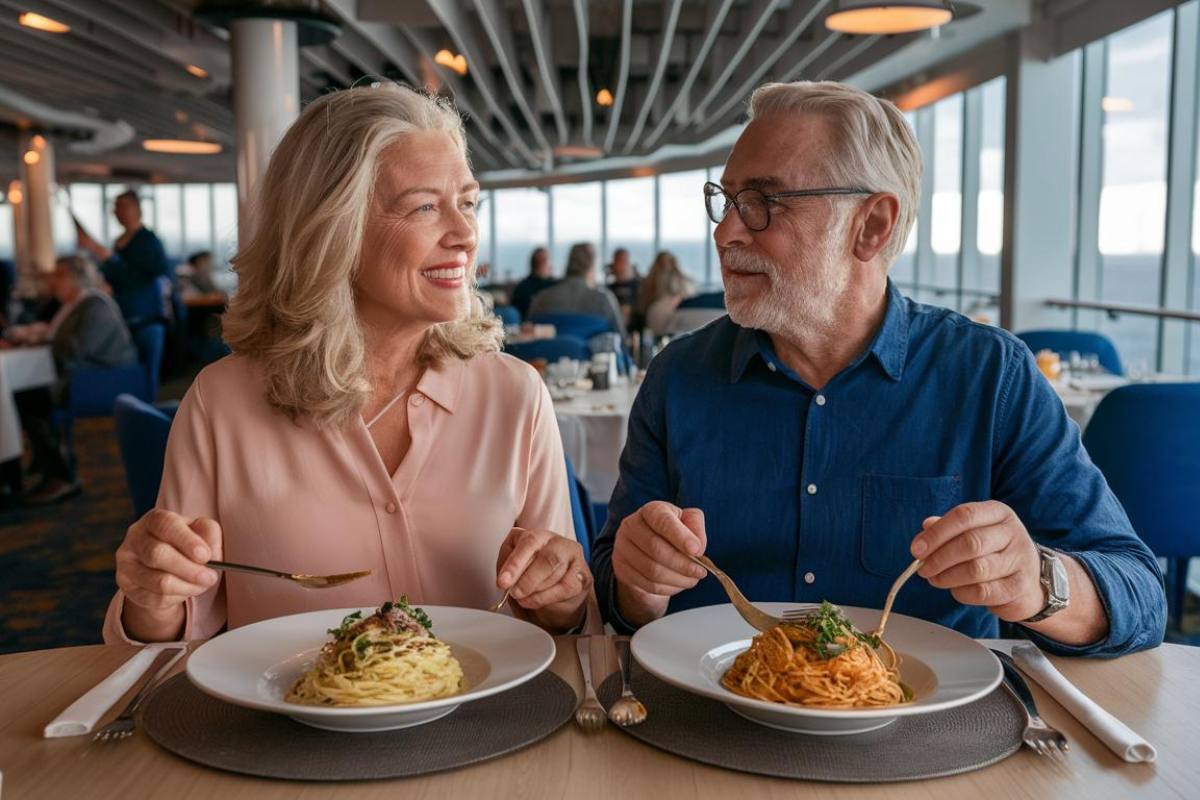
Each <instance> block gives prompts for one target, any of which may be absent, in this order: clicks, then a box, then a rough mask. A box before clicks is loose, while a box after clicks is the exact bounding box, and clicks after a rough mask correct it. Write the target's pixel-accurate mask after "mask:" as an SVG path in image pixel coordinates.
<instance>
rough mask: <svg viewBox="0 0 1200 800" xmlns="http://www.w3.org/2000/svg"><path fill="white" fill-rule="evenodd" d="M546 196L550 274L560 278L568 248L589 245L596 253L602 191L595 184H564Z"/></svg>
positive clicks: (597, 250) (598, 184)
mask: <svg viewBox="0 0 1200 800" xmlns="http://www.w3.org/2000/svg"><path fill="white" fill-rule="evenodd" d="M550 193H551V194H552V195H553V198H554V204H553V205H554V246H553V247H552V248H551V252H550V260H551V262H552V263H553V264H554V274H555V275H562V274H563V269H565V268H566V266H567V253H569V252H570V250H571V245H573V244H576V243H578V242H591V243H592V245H593V246H595V248H596V252H597V253H599V252H600V239H601V238H602V236H601V233H602V231H601V227H600V222H601V217H602V214H601V198H602V195H603V192H602V190H601V188H600V183H599V182H598V181H597V182H593V183H565V184H562V185H560V186H555V187H553V188H552V189H551V190H550ZM597 279H599V275H597Z"/></svg>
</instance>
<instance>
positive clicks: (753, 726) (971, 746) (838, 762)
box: [598, 664, 1025, 783]
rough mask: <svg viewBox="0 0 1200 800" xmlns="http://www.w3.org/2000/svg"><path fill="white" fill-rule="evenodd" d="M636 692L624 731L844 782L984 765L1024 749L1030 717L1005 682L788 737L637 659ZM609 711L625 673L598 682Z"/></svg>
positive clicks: (697, 754) (683, 749)
mask: <svg viewBox="0 0 1200 800" xmlns="http://www.w3.org/2000/svg"><path fill="white" fill-rule="evenodd" d="M630 688H631V689H632V690H633V693H634V694H635V695H637V698H638V699H639V700H641V701H642V703H643V704H644V705H645V706H646V709H647V711H649V716H648V717H647V719H646V721H645V722H643V723H642V724H641V725H636V726H634V727H632V728H623V729H622V730H624V731H625V733H628V734H629V735H630V736H633V737H634V738H636V739H640V740H641V741H643V742H646V743H647V744H650V745H653V746H655V747H658V748H660V749H662V750H666V751H667V752H669V753H674V754H675V755H679V756H683V757H684V758H690V759H692V760H693V761H699V762H702V763H704V764H712V765H713V766H717V767H724V768H726V769H734V770H738V771H740V772H751V773H754V774H756V775H770V776H773V777H777V778H798V779H801V780H809V781H831V782H837V783H882V782H888V781H915V780H921V779H923V778H937V777H942V776H944V775H956V774H958V773H960V772H969V771H971V770H974V769H979V768H981V767H986V766H988V765H990V764H994V763H996V762H997V761H1000V760H1001V759H1003V758H1006V757H1008V756H1010V755H1012V754H1013V753H1015V752H1016V751H1017V750H1019V749H1020V747H1021V732H1022V730H1024V727H1025V717H1024V714H1023V713H1022V711H1021V707H1020V705H1018V704H1017V701H1016V700H1015V699H1013V697H1012V696H1011V695H1010V694H1009V693H1008V691H1007V690H1006V689H1005V688H1004V687H1003V686H1001V687H998V688H997V689H996V691H994V692H992V693H991V694H989V695H988V696H986V697H984V698H982V699H980V700H977V701H976V702H974V703H971V704H969V705H966V706H959V707H958V708H952V709H949V710H947V711H940V712H936V713H931V714H921V715H918V716H911V717H900V718H899V719H897V720H896V721H895V722H893V723H892V724H891V725H888V726H887V727H885V728H881V729H879V730H876V731H871V732H869V733H862V734H856V735H853V736H811V735H806V734H802V733H789V732H787V731H779V730H775V729H774V728H768V727H766V726H764V725H759V724H757V723H754V722H751V721H749V720H748V719H745V718H744V717H740V716H738V715H737V714H735V713H733V712H732V711H730V710H729V709H728V708H727V707H726V706H725V704H724V703H720V702H718V701H716V700H711V699H709V698H707V697H701V696H700V695H695V694H690V693H689V692H685V691H683V690H682V689H677V688H675V687H674V686H671V685H670V684H668V683H665V682H663V681H661V680H659V679H658V678H655V677H654V676H653V675H651V674H649V673H648V672H646V671H645V670H643V669H641V668H640V667H638V666H637V665H636V664H635V665H634V668H633V675H632V677H631V679H630ZM598 694H599V697H600V702H602V703H603V704H604V706H605V707H606V708H607V707H608V706H609V704H611V703H612V702H613V701H614V700H616V699H617V697H619V696H620V694H621V676H620V675H619V674H614V675H610V676H609V677H608V679H607V680H605V681H604V683H602V684H601V685H600V690H599V692H598Z"/></svg>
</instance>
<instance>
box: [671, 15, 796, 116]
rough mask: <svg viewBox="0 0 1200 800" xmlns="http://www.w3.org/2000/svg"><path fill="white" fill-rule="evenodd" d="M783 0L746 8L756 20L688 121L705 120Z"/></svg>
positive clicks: (743, 32)
mask: <svg viewBox="0 0 1200 800" xmlns="http://www.w3.org/2000/svg"><path fill="white" fill-rule="evenodd" d="M781 1H782V0H754V2H753V3H752V4H751V5H750V7H749V8H747V9H746V11H745V13H746V14H747V15H748V16H749V17H750V19H752V20H754V21H753V22H752V23H751V24H750V27H749V29H748V30H745V31H742V32H741V34H740V35H741V37H742V43H741V44H740V45H739V46H738V49H737V50H736V51H734V54H733V55H732V56H731V57H730V59H729V63H727V64H726V65H725V69H723V70H721V74H720V76H718V78H717V79H716V80H715V81H713V82H712V85H711V86H709V88H708V92H707V93H706V94H705V95H704V98H703V99H702V100H701V101H700V102H699V103H697V104H696V107H695V108H694V109H693V110H692V115H691V117H689V118H688V122H689V123H690V124H693V125H694V124H696V123H699V122H702V121H703V120H704V116H705V114H704V112H705V111H707V110H708V106H709V104H711V103H712V101H713V100H715V99H716V98H717V94H718V93H719V92H720V91H721V89H723V88H725V83H726V81H728V80H729V77H730V76H731V75H733V73H734V70H736V69H737V68H738V65H739V64H741V63H742V59H743V58H745V57H746V54H747V53H749V52H750V50H751V48H753V47H754V45H755V44H756V43H757V42H758V37H759V34H761V33H762V29H763V28H764V27H765V26H766V24H767V23H768V22H770V21H771V15H772V14H774V13H775V10H776V9H777V8H778V7H779V4H780V2H781Z"/></svg>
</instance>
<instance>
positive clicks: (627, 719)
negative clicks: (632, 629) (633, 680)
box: [608, 638, 646, 728]
mask: <svg viewBox="0 0 1200 800" xmlns="http://www.w3.org/2000/svg"><path fill="white" fill-rule="evenodd" d="M615 644H616V647H617V661H618V662H619V663H620V665H621V696H620V697H618V698H617V701H616V702H615V703H613V704H612V707H611V708H609V709H608V718H609V719H610V720H612V722H613V723H615V724H617V725H620V726H621V727H622V728H628V727H629V726H630V725H640V724H641V723H643V722H645V721H646V707H645V706H644V705H642V702H641V701H640V700H638V699H637V698H636V697H634V696H633V690H631V689H630V688H629V673H630V668H631V665H630V661H631V656H630V653H629V640H628V639H626V638H620V639H617V640H616V642H615Z"/></svg>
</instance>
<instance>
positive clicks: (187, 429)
mask: <svg viewBox="0 0 1200 800" xmlns="http://www.w3.org/2000/svg"><path fill="white" fill-rule="evenodd" d="M156 507H157V508H161V509H165V510H167V511H174V512H176V513H177V514H181V515H183V516H185V517H188V518H191V519H194V518H197V517H207V518H209V519H213V520H216V521H217V522H218V523H219V522H220V516H219V514H218V506H217V482H216V454H215V450H214V444H213V435H212V429H211V426H210V421H209V417H208V413H207V412H206V411H205V408H204V398H203V396H202V394H201V387H200V382H199V381H197V382H196V383H194V384H193V385H192V388H191V389H189V390H188V393H187V395H185V396H184V398H183V401H182V402H180V404H179V410H178V411H177V412H176V413H175V420H174V422H173V423H172V424H171V434H170V436H169V438H168V439H167V452H166V457H165V459H164V461H163V475H162V483H161V485H160V486H159V490H158V502H157V504H156ZM124 608H125V593H124V592H123V591H120V590H118V591H117V593H116V595H115V596H114V597H113V599H112V602H110V603H109V606H108V612H107V614H106V615H105V618H104V641H105V642H106V643H108V644H140V642H136V641H134V640H133V639H130V638H129V636H128V635H127V634H126V632H125V626H124V624H123V623H122V621H121V615H122V613H123V611H124ZM184 608H185V612H186V622H185V623H184V629H183V636H182V638H183V639H184V640H185V641H186V640H191V639H207V638H208V637H210V636H213V635H215V634H216V633H217V632H219V631H220V630H221V628H222V627H223V626H224V625H225V580H224V578H223V577H222V579H221V580H220V581H219V582H218V583H217V585H216V586H214V587H213V588H211V589H209V590H208V591H207V592H205V593H203V594H200V595H197V596H195V597H191V598H188V599H187V601H185V605H184Z"/></svg>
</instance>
